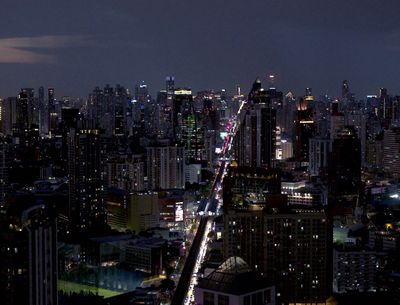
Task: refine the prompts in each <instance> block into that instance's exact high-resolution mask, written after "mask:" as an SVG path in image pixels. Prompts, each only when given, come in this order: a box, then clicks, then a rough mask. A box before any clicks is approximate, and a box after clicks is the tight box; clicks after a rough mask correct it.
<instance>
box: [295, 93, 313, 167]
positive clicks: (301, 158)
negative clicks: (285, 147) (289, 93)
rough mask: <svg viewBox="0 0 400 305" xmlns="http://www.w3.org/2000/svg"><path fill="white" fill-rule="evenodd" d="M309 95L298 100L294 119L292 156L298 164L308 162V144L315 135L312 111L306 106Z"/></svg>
mask: <svg viewBox="0 0 400 305" xmlns="http://www.w3.org/2000/svg"><path fill="white" fill-rule="evenodd" d="M310 93H311V92H309V93H306V94H310ZM308 101H310V95H306V97H305V98H304V99H303V98H302V99H300V101H299V105H298V108H297V116H296V119H295V130H296V131H295V139H294V140H295V141H294V144H295V145H294V155H295V158H296V160H297V161H298V162H301V163H305V164H307V163H308V162H309V144H310V143H309V142H310V139H311V138H312V137H313V136H314V135H315V133H316V124H315V122H314V119H313V113H312V109H311V108H310V107H309V106H308Z"/></svg>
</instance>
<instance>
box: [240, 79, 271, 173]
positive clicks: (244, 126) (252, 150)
mask: <svg viewBox="0 0 400 305" xmlns="http://www.w3.org/2000/svg"><path fill="white" fill-rule="evenodd" d="M275 145H276V110H275V109H272V107H271V105H270V96H269V95H268V93H267V91H265V90H264V89H262V88H261V81H260V80H259V79H257V80H256V81H255V82H254V84H253V87H252V90H251V91H250V93H249V97H248V101H247V103H246V104H245V105H244V107H243V109H242V110H241V112H240V114H239V128H238V131H237V133H236V136H235V138H234V149H235V156H236V160H237V162H238V164H239V166H253V167H268V168H269V167H271V166H272V164H273V161H274V160H275V156H276V155H275V154H276V152H275Z"/></svg>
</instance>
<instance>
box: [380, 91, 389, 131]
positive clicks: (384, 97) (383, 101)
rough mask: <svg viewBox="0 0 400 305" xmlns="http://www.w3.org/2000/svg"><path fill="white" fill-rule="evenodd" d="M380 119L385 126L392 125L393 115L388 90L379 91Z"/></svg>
mask: <svg viewBox="0 0 400 305" xmlns="http://www.w3.org/2000/svg"><path fill="white" fill-rule="evenodd" d="M378 98H379V112H378V117H379V119H380V120H381V121H382V122H383V123H384V124H385V126H386V127H388V126H389V125H390V115H391V98H390V96H389V95H388V93H387V89H386V88H380V89H379V96H378Z"/></svg>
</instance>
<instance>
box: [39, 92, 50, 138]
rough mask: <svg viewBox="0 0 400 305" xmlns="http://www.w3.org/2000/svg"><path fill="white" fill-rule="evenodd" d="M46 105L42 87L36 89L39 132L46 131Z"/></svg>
mask: <svg viewBox="0 0 400 305" xmlns="http://www.w3.org/2000/svg"><path fill="white" fill-rule="evenodd" d="M47 110H48V109H47V106H46V102H45V98H44V87H39V90H38V111H39V132H40V134H46V133H48V116H47Z"/></svg>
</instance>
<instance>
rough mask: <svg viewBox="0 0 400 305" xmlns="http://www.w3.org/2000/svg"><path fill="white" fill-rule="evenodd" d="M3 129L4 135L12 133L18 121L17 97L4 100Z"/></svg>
mask: <svg viewBox="0 0 400 305" xmlns="http://www.w3.org/2000/svg"><path fill="white" fill-rule="evenodd" d="M1 121H2V122H1V124H2V130H3V134H4V135H7V136H8V135H12V134H13V133H14V132H15V128H16V123H17V99H16V98H15V97H8V98H6V99H4V100H3V101H2V118H1Z"/></svg>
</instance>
